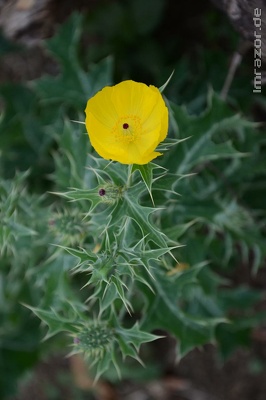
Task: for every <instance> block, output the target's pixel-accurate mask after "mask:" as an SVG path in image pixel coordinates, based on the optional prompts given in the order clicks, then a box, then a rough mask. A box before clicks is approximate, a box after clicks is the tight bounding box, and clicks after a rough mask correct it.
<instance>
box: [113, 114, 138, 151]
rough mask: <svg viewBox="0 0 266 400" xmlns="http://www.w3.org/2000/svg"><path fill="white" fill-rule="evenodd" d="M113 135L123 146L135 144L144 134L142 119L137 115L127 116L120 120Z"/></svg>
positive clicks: (114, 128)
mask: <svg viewBox="0 0 266 400" xmlns="http://www.w3.org/2000/svg"><path fill="white" fill-rule="evenodd" d="M125 121H127V122H125ZM112 133H113V135H114V137H115V140H116V141H117V142H120V143H121V144H122V143H123V144H127V143H128V144H129V143H132V142H135V140H136V139H137V138H138V137H139V136H140V135H141V133H142V126H141V120H140V117H138V116H137V115H125V116H123V117H121V118H119V119H118V120H117V121H116V124H115V126H114V127H113V129H112Z"/></svg>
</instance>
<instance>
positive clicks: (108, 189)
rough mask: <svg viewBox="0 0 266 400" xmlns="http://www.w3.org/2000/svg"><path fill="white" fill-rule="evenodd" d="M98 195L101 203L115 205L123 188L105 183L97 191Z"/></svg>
mask: <svg viewBox="0 0 266 400" xmlns="http://www.w3.org/2000/svg"><path fill="white" fill-rule="evenodd" d="M98 193H99V196H101V198H102V201H103V203H107V204H115V203H116V202H117V201H119V200H120V199H121V197H122V194H123V187H122V186H117V185H115V184H113V183H106V184H105V185H104V186H102V187H101V188H100V189H99V191H98Z"/></svg>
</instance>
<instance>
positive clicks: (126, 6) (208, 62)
mask: <svg viewBox="0 0 266 400" xmlns="http://www.w3.org/2000/svg"><path fill="white" fill-rule="evenodd" d="M70 3H72V2H62V1H61V2H60V1H58V2H52V3H51V5H50V6H49V7H50V9H49V13H48V18H49V16H50V19H51V22H50V25H49V30H48V31H49V34H47V35H46V36H50V37H44V38H43V37H41V38H40V39H39V40H38V41H37V44H34V45H32V44H31V45H30V46H29V45H28V44H27V39H25V37H26V38H27V35H26V36H25V37H24V39H23V40H19V37H18V38H17V39H16V40H11V39H8V38H7V36H6V35H5V34H4V33H3V32H2V33H1V36H0V57H1V60H0V63H1V66H0V112H1V114H0V220H1V226H0V254H1V259H0V263H1V266H0V398H3V399H5V398H8V396H11V395H14V393H15V392H16V387H17V386H16V385H17V381H18V380H19V379H22V378H23V379H25V376H27V375H25V373H26V372H27V373H29V371H31V370H32V369H33V368H34V367H35V366H36V365H37V363H38V362H39V361H40V360H43V359H46V358H47V357H48V355H50V354H65V353H66V352H67V351H66V350H65V348H66V346H67V340H66V338H64V337H63V336H61V335H58V336H56V337H55V338H53V339H50V340H49V341H47V342H41V339H42V338H43V336H44V332H45V330H44V329H43V327H42V326H41V324H40V322H39V320H38V319H37V318H35V317H34V316H33V315H32V313H31V311H29V310H28V309H27V308H26V307H24V305H23V304H24V303H25V304H30V305H32V306H38V307H42V308H44V309H45V308H48V307H50V306H55V307H58V308H60V307H61V308H62V309H64V307H65V305H64V304H63V300H62V299H63V298H69V299H71V300H72V301H73V302H75V301H76V298H77V297H78V296H79V294H78V289H77V287H78V285H77V282H75V281H74V283H73V282H72V280H71V279H70V277H69V269H70V268H71V263H72V260H71V258H70V257H69V256H67V255H63V254H60V257H59V261H58V257H57V253H56V252H55V250H54V248H53V247H52V246H50V243H61V242H62V241H63V243H64V244H66V245H69V244H70V243H71V240H74V241H81V240H82V239H81V237H82V232H84V231H85V230H86V227H82V229H83V231H82V229H81V228H80V226H79V224H78V223H77V222H76V215H77V214H76V213H77V210H76V209H75V208H73V209H72V208H71V205H68V206H66V205H65V204H63V203H62V202H61V200H58V199H57V198H55V196H53V195H52V194H51V193H50V192H52V191H61V190H66V189H67V188H69V187H82V186H85V187H86V185H89V184H90V182H87V181H86V174H85V172H84V166H85V165H88V160H89V158H88V156H87V153H88V152H90V151H91V148H90V144H89V141H88V139H87V136H86V135H85V134H84V128H83V127H82V125H78V124H75V123H72V122H71V120H80V121H83V120H84V113H83V110H84V108H85V105H86V102H87V99H88V98H89V97H91V96H92V95H93V94H94V93H96V92H97V91H98V90H99V89H101V88H102V87H104V86H106V85H110V84H114V83H118V82H120V81H121V80H125V79H133V80H137V81H141V82H144V83H146V84H153V85H155V86H158V87H160V86H161V85H162V84H163V83H164V82H165V81H166V80H167V78H168V77H169V75H170V74H171V72H172V71H173V70H174V71H175V72H174V75H173V78H172V80H171V82H170V83H169V85H168V87H167V88H166V90H165V96H166V98H167V99H168V100H169V101H171V102H173V103H174V104H176V105H184V106H186V108H187V111H188V114H193V115H194V116H198V117H199V116H200V115H201V113H202V112H203V111H204V110H205V109H206V107H207V103H208V96H209V95H210V92H211V91H214V92H215V93H216V94H217V98H216V97H215V98H216V100H214V101H213V103H212V112H211V117H210V119H209V120H208V123H213V124H220V123H222V122H221V121H222V120H223V119H225V118H227V117H229V116H230V117H231V116H232V115H236V114H239V115H240V118H242V117H243V118H244V119H245V120H248V121H254V122H259V123H260V124H258V126H256V128H255V127H254V125H252V124H251V125H250V126H246V125H245V124H244V123H242V122H241V121H242V119H240V120H237V119H236V121H235V123H234V124H232V125H231V126H228V128H227V129H226V128H224V130H223V132H222V136H221V135H220V136H218V137H217V138H214V140H216V141H217V142H219V141H221V143H223V142H226V141H227V140H229V139H230V140H231V141H232V143H233V145H234V147H235V148H236V149H237V150H239V151H242V152H246V153H249V154H250V157H247V158H245V160H244V161H243V162H242V161H241V162H240V161H237V160H235V162H234V163H233V162H232V163H230V168H229V167H228V168H227V169H226V164H225V163H223V162H220V161H219V162H217V163H214V164H212V163H210V164H208V165H205V163H204V159H201V161H200V160H199V162H198V163H197V165H196V166H194V167H193V168H194V169H192V170H191V171H187V172H199V178H198V180H195V181H194V186H193V184H192V186H191V187H190V188H189V190H190V192H189V195H188V194H187V192H186V190H187V189H186V188H185V189H184V193H182V196H183V198H184V199H186V201H187V202H186V205H187V207H188V209H189V207H190V209H189V212H188V211H187V214H186V215H187V218H188V219H189V215H190V216H191V219H193V218H197V217H198V218H200V219H201V221H203V222H202V224H200V225H198V226H197V227H196V228H193V229H192V230H190V231H189V233H188V234H187V235H186V236H184V237H182V236H181V238H180V241H181V242H182V243H184V244H187V246H186V248H185V249H184V250H182V251H181V253H180V258H181V261H184V262H191V259H195V260H196V261H197V260H198V261H201V260H209V261H210V269H209V271H208V273H207V274H202V276H201V278H200V282H199V287H200V288H201V290H202V292H200V293H199V296H201V298H203V297H202V293H205V295H206V297H205V298H204V300H206V301H207V300H208V302H209V303H208V306H209V307H211V305H212V304H213V306H215V305H216V304H219V307H221V308H222V310H223V311H224V313H225V314H226V315H228V316H230V318H232V320H233V321H235V323H234V324H232V325H227V326H219V327H218V328H217V334H216V336H217V340H218V342H219V345H220V348H219V351H220V355H221V356H223V357H229V356H230V355H231V353H232V352H233V351H235V350H236V349H238V348H239V347H240V346H245V347H246V348H249V349H250V348H252V346H253V344H254V332H262V331H263V329H265V327H266V322H265V311H266V308H265V304H266V303H265V285H266V268H265V267H266V266H265V252H266V247H265V244H266V241H265V210H266V205H265V198H266V185H265V183H266V180H265V173H266V172H265V171H266V168H265V167H266V154H265V132H266V130H265V107H266V101H265V89H262V94H260V95H254V94H253V93H252V78H253V53H252V50H251V51H250V52H249V53H247V55H246V56H245V57H244V60H243V62H242V64H241V66H240V67H239V68H238V71H237V74H236V76H235V78H234V80H233V83H232V86H231V88H230V91H229V95H228V99H227V102H226V103H223V102H222V101H221V100H219V93H220V91H221V89H222V87H223V84H224V81H225V79H226V76H227V73H228V69H229V64H230V60H231V58H232V55H233V53H234V51H236V49H237V46H238V43H239V40H240V37H239V34H238V33H236V32H235V31H234V29H233V28H232V27H231V25H230V22H229V20H228V19H227V17H226V16H225V15H224V14H222V13H221V12H220V11H218V10H217V9H216V8H215V7H214V6H213V5H212V4H211V3H210V2H208V1H203V2H195V1H191V0H190V1H181V2H174V1H170V0H147V1H140V0H126V1H122V0H121V1H98V2H96V1H94V2H85V1H84V2H82V1H80V2H77V3H76V7H75V9H74V7H73V5H71V4H70ZM34 29H35V26H34V24H33V26H29V28H28V35H29V37H34V36H35V35H37V34H36V33H35V30H34ZM43 36H45V34H44V35H43ZM34 46H36V48H35V47H34ZM36 59H39V60H40V61H39V63H38V62H37V61H36ZM33 60H34V62H33ZM16 63H17V65H18V67H16ZM25 63H26V65H31V63H33V66H32V68H25ZM21 65H22V67H21ZM34 65H35V67H34ZM11 66H12V68H11ZM23 68H24V69H23ZM34 68H35V69H34ZM24 70H25V72H24V73H23V71H24ZM176 113H177V111H176ZM173 118H176V121H177V123H178V117H177V116H176V117H173ZM199 121H200V119H199ZM193 123H194V125H193V127H192V125H191V124H192V122H188V123H186V122H184V121H183V126H182V124H181V125H180V128H181V129H183V134H184V136H185V131H186V130H187V132H188V133H189V132H190V129H191V131H193V132H197V122H193ZM202 124H203V123H202ZM223 126H224V125H223ZM198 127H199V132H201V129H203V125H202V126H201V122H199V125H198ZM220 134H221V133H220ZM195 135H196V133H195ZM169 157H170V159H169V160H168V164H169V165H171V163H174V162H173V159H172V161H171V157H172V158H174V157H175V155H174V154H172V155H170V156H169ZM86 163H87V164H86ZM202 171H203V172H202ZM172 172H173V171H172ZM217 182H218V183H217ZM213 185H214V186H213ZM214 187H215V189H214ZM191 193H194V195H195V196H194V197H193V198H192V197H191V196H192V194H191ZM217 193H218V195H217V196H218V198H219V202H220V203H219V207H220V208H219V207H218V208H217V209H214V210H213V211H212V213H211V216H209V214H208V213H207V211H208V212H209V211H210V209H212V208H211V207H213V205H214V199H215V197H216V194H217ZM186 196H187V197H186ZM188 199H190V200H191V204H189V202H188ZM192 200H193V201H194V203H193V201H192ZM195 203H196V204H197V207H198V208H195ZM216 206H217V203H216ZM66 207H68V208H67V211H65V210H66ZM206 210H207V211H206ZM221 210H223V211H221ZM225 211H226V212H225ZM64 212H66V213H67V217H66V218H62V215H63V214H64ZM182 212H183V211H182V207H180V213H181V214H182ZM189 213H190V214H189ZM168 217H169V215H168ZM225 217H226V218H225ZM165 218H166V219H167V216H166V217H165ZM170 218H171V216H170ZM219 218H220V219H219ZM187 222H188V220H186V219H182V218H180V223H187ZM217 226H220V230H218V229H217ZM75 227H76V231H75ZM212 228H213V230H212ZM80 229H81V230H80ZM206 229H207V230H206ZM209 230H211V231H212V232H213V237H212V238H210V237H209V240H208V241H206V236H208V235H207V233H209V232H210V231H209ZM73 231H74V233H75V234H76V236H75V234H74V235H73ZM73 236H74V239H73ZM191 248H193V255H191V254H186V253H189V252H190V251H191V250H190V249H191ZM225 282H226V284H225ZM73 286H74V289H73ZM61 292H62V293H64V296H62V297H60V293H61ZM186 295H187V301H188V304H189V307H192V308H193V304H194V306H195V298H197V296H196V297H195V298H193V296H195V293H194V292H193V295H192V294H191V293H187V294H186ZM202 307H203V306H202ZM196 308H197V307H196ZM199 308H200V306H199ZM192 311H193V310H192ZM193 312H195V313H197V310H194V311H193ZM210 312H211V311H210ZM257 337H261V335H258V336H257ZM260 345H261V343H260ZM254 357H255V361H256V362H257V364H256V365H259V366H260V368H261V369H260V368H259V371H261V370H262V369H263V368H265V366H264V363H265V355H264V357H263V356H260V355H259V354H255V356H254ZM66 385H67V383H66ZM60 396H62V394H60V393H57V392H55V393H50V394H49V393H48V394H47V395H46V397H45V399H46V398H47V399H53V398H58V399H60V398H61V397H60ZM75 396H76V397H75ZM78 396H81V394H78V393H77V392H72V397H70V398H79V397H78ZM80 398H82V397H80ZM252 400H253V399H252Z"/></svg>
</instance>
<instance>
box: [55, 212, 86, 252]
mask: <svg viewBox="0 0 266 400" xmlns="http://www.w3.org/2000/svg"><path fill="white" fill-rule="evenodd" d="M87 225H88V223H87V222H86V221H84V220H83V219H82V217H81V216H80V215H79V213H78V212H77V211H71V212H68V211H63V212H58V213H53V215H52V216H51V219H50V221H49V227H50V229H51V230H52V231H53V232H54V233H55V235H56V236H57V237H58V240H59V241H60V242H62V243H63V244H64V245H73V244H75V243H80V242H81V241H82V240H83V238H84V237H85V235H86V232H87Z"/></svg>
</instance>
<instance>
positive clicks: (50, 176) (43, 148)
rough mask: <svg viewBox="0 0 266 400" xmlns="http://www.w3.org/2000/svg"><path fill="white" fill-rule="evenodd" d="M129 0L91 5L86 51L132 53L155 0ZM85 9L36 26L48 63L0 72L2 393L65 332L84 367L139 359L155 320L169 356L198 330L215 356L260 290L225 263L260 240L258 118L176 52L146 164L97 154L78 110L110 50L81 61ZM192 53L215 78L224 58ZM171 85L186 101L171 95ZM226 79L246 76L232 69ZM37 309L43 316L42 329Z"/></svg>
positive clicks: (238, 340) (241, 336)
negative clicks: (32, 70) (30, 74)
mask: <svg viewBox="0 0 266 400" xmlns="http://www.w3.org/2000/svg"><path fill="white" fill-rule="evenodd" d="M133 3H134V1H132V2H131V1H127V2H125V4H124V3H123V4H122V3H121V4H120V3H119V4H118V3H117V4H115V5H114V6H113V7H114V9H112V10H113V15H114V18H111V19H110V18H109V12H108V7H109V6H107V8H106V9H102V11H101V12H99V14H98V15H93V16H92V17H91V22H90V23H88V27H87V30H88V31H90V30H92V31H94V32H96V33H97V29H96V27H95V26H94V24H95V25H97V26H99V25H98V21H99V19H100V20H101V19H103V20H104V21H106V23H107V25H106V30H104V31H102V30H101V34H102V35H103V36H105V35H106V38H105V39H106V42H105V46H103V47H101V46H100V49H97V51H96V49H93V46H92V49H90V51H89V53H90V54H89V55H88V58H90V57H91V59H94V57H95V59H97V57H100V55H101V54H102V53H104V52H108V51H107V50H108V49H109V48H111V44H112V43H116V44H115V46H118V47H119V46H122V47H123V45H126V46H129V48H130V49H134V48H135V47H136V44H137V43H138V44H139V52H137V53H136V58H137V59H138V60H140V59H141V57H140V54H143V48H144V47H145V46H144V44H143V48H142V44H141V43H140V40H139V38H140V37H142V36H141V35H143V34H144V33H145V34H148V33H149V34H150V35H151V34H152V33H153V32H154V30H155V28H156V24H158V21H159V19H160V18H159V17H160V13H161V12H162V10H163V5H164V2H163V1H156V2H153V5H152V7H153V9H154V10H155V11H154V13H152V15H151V14H150V13H149V6H148V5H150V2H148V3H147V5H144V4H143V5H142V6H141V7H140V6H139V2H135V3H136V4H135V3H134V4H133ZM142 3H143V2H142ZM142 3H141V4H142ZM142 7H145V10H144V11H145V12H143V13H142V11H143V9H142ZM128 10H130V13H129V12H128ZM147 14H149V18H148V19H147V17H146V15H147ZM107 16H108V18H107ZM106 18H107V19H106ZM89 20H90V18H89ZM136 21H139V22H140V23H139V24H137V23H136ZM83 24H84V18H82V17H81V16H79V15H73V16H72V17H71V18H70V19H69V20H68V21H67V22H66V23H65V24H64V25H62V27H61V28H60V29H59V31H58V33H57V35H55V36H54V37H53V38H52V39H50V40H49V41H47V43H46V48H47V50H48V51H49V52H50V53H51V54H52V55H53V56H54V57H55V58H56V59H57V60H58V63H59V69H60V73H59V74H58V75H57V76H56V77H51V76H46V77H42V78H40V79H38V80H36V81H34V82H30V83H27V84H25V85H24V84H10V83H8V84H5V85H1V98H2V100H3V102H4V109H3V112H2V115H1V120H0V127H1V138H0V147H1V161H0V170H1V175H2V177H3V179H1V181H0V217H1V222H2V224H1V227H0V247H1V248H0V252H1V271H0V305H1V307H0V310H1V314H0V319H1V328H0V345H1V349H0V351H1V357H2V359H1V367H2V368H1V370H3V372H4V373H3V375H2V376H1V380H2V381H3V382H5V387H6V390H5V393H4V394H5V395H6V394H7V393H8V392H9V390H10V389H11V388H12V382H13V381H12V380H14V379H15V378H16V377H17V376H19V375H20V374H21V372H22V371H24V370H25V369H27V368H29V367H30V366H31V365H33V364H34V363H35V362H36V361H37V360H38V358H39V357H40V356H41V355H42V353H46V352H47V351H49V344H55V346H57V348H61V346H63V348H64V351H65V352H66V351H67V350H66V349H67V348H68V346H69V344H70V345H72V353H83V354H84V356H85V358H86V359H88V361H89V363H90V364H93V366H94V372H95V377H96V379H97V378H98V377H99V376H100V375H101V374H103V373H106V372H107V371H108V370H109V369H110V368H111V365H112V364H114V366H115V368H116V370H117V373H118V374H119V373H120V371H123V370H124V366H125V365H126V364H127V362H128V358H132V359H133V360H136V361H138V362H140V363H142V362H144V363H146V362H147V365H149V363H150V360H146V359H145V353H144V359H143V360H142V359H141V357H140V349H141V347H142V346H145V344H146V343H147V342H150V341H153V340H156V339H157V338H158V337H159V336H157V335H155V334H154V331H155V330H156V329H160V330H163V331H165V332H166V334H167V333H169V334H171V335H172V336H173V337H175V338H176V342H177V358H178V357H182V356H183V355H185V354H186V353H187V352H188V351H190V350H191V349H193V348H194V347H196V346H202V345H204V344H206V343H210V342H211V343H214V344H217V346H218V347H219V349H220V352H221V354H222V355H223V356H229V355H230V354H231V353H232V352H233V351H234V350H235V349H236V348H237V347H238V346H247V345H249V344H250V340H251V332H252V329H253V328H254V327H256V326H258V325H260V324H261V323H262V321H263V320H264V319H265V313H263V312H261V313H257V312H256V311H255V310H256V306H257V304H258V303H259V302H260V301H261V299H262V297H263V294H262V291H261V290H260V289H259V288H253V287H250V286H249V285H248V282H245V281H243V280H241V279H239V274H241V272H240V273H239V272H238V270H239V269H240V271H241V266H242V265H244V266H245V267H246V268H247V269H248V270H249V274H250V276H253V277H254V276H255V275H256V273H259V272H260V268H262V267H263V262H264V260H265V255H266V254H265V249H266V246H265V244H266V243H265V202H264V200H263V199H264V197H265V170H266V169H265V166H266V165H265V164H266V161H265V160H266V157H265V140H264V139H263V134H264V133H265V128H264V127H261V126H259V125H258V124H255V123H254V122H250V120H251V118H247V117H244V116H243V115H242V113H241V111H240V110H239V108H238V106H237V103H238V100H239V97H236V98H234V100H233V102H234V109H233V108H232V107H231V106H230V105H228V104H226V103H225V102H223V101H222V100H221V99H220V98H219V96H218V94H216V92H215V91H213V90H210V89H209V91H208V93H207V95H206V87H207V83H208V82H207V80H206V79H205V80H204V82H202V80H203V79H202V77H199V74H195V76H193V78H192V77H191V76H189V74H191V71H192V69H191V68H192V67H191V64H190V63H189V60H188V59H185V58H184V59H182V60H181V61H178V65H176V71H175V74H174V75H173V77H172V79H171V81H170V83H169V84H168V86H167V88H166V90H165V92H166V94H167V96H168V97H169V98H170V99H171V101H169V102H168V107H169V112H170V129H169V135H168V138H167V140H166V141H165V142H164V143H162V144H161V145H160V146H159V149H158V150H159V151H161V152H163V153H164V154H163V156H162V157H161V158H158V159H157V160H158V164H155V163H149V164H148V165H144V166H140V165H133V166H125V165H120V164H118V163H109V162H107V161H106V160H102V159H100V158H98V156H96V155H95V153H94V152H93V149H92V148H91V146H90V143H89V140H88V137H87V133H86V129H85V127H84V125H83V120H84V114H83V110H84V108H85V104H86V101H87V99H88V98H89V97H91V96H93V94H94V93H95V92H97V91H98V90H99V89H101V88H102V87H104V86H106V85H108V84H111V83H112V81H113V76H114V69H113V62H112V58H111V57H107V58H105V59H103V60H102V61H100V62H98V63H97V64H90V65H89V68H86V66H84V65H86V63H85V62H84V59H83V58H82V57H81V51H80V39H81V36H82V32H83V31H84V28H83ZM109 25H115V29H113V28H112V27H110V26H109ZM101 26H102V25H101ZM121 27H122V28H123V29H122V30H121ZM110 31H112V35H109V32H110ZM122 31H123V32H124V33H123V35H121V32H122ZM136 31H137V34H136ZM118 33H119V35H118ZM108 35H109V36H108ZM107 36H108V38H107ZM118 36H119V41H118V42H116V40H117V38H118ZM120 36H121V37H120ZM148 41H149V42H150V43H152V42H153V40H152V39H151V37H148ZM145 45H146V44H145ZM151 47H152V44H151ZM151 47H147V48H149V49H150V50H151ZM154 47H155V48H156V47H157V46H156V45H155V44H154ZM145 49H146V47H145ZM153 49H154V48H153ZM94 50H95V54H94V56H93V54H92V53H93V52H94ZM154 51H155V50H154ZM156 51H158V49H157V50H156ZM156 51H155V53H156ZM97 52H98V53H97ZM147 52H149V51H148V50H147ZM99 53H100V54H99ZM114 53H115V61H116V64H115V65H116V70H115V73H116V74H118V71H119V69H121V70H123V71H126V73H125V74H124V75H123V77H124V76H125V75H127V74H129V72H130V71H131V72H132V69H134V67H132V66H133V65H134V62H133V61H134V60H133V61H132V59H134V57H133V53H132V58H131V57H129V58H130V59H129V58H127V57H124V59H123V60H121V53H120V52H118V54H117V53H116V52H115V51H114ZM156 54H157V53H156ZM219 54H220V55H219V57H220V58H224V57H223V54H221V53H219ZM145 56H147V54H145ZM200 59H201V62H202V63H203V64H204V65H205V64H206V71H205V73H206V74H207V75H208V72H209V71H210V70H211V71H212V73H210V74H209V75H210V76H214V77H215V76H218V78H219V79H218V80H220V81H222V79H223V73H224V70H223V71H222V72H221V71H220V67H221V66H222V67H221V68H223V65H222V64H221V65H215V67H214V66H213V64H215V63H214V62H213V58H212V59H210V57H209V58H208V53H203V54H202V57H201V58H200ZM143 60H144V61H143V63H144V64H145V57H144V59H143ZM206 60H207V63H206ZM120 62H121V64H120V66H119V67H117V64H118V63H120ZM160 62H162V61H160ZM223 62H224V61H223ZM216 64H217V63H216ZM159 65H161V64H160V63H159ZM149 68H150V69H149V72H150V71H151V69H152V68H151V66H150V67H149ZM212 68H214V69H212ZM159 72H160V73H158V74H156V72H155V71H153V74H154V76H155V77H156V78H155V79H157V80H158V82H159V79H160V82H159V84H158V86H159V85H161V84H162V82H164V81H165V79H162V75H165V76H167V74H168V76H169V73H168V68H165V70H164V71H159ZM147 83H154V82H147ZM189 83H190V84H189ZM202 83H203V84H204V85H205V86H204V85H203V84H202ZM216 83H217V82H215V85H216ZM215 85H214V86H215ZM184 88H185V89H184ZM183 89H184V95H183V97H182V103H186V105H185V104H183V105H180V102H181V92H182V93H183ZM236 89H239V93H241V90H244V89H243V88H242V85H240V84H239V86H237V87H235V88H234V90H235V93H236V92H237V90H236ZM240 89H241V90H240ZM247 93H248V96H247ZM247 97H248V98H249V100H245V108H247V107H249V109H251V106H250V104H251V103H248V101H251V100H250V98H251V96H250V91H249V90H247V91H246V98H247ZM262 99H263V97H262ZM243 101H244V100H243ZM240 104H242V103H241V102H240ZM235 109H237V111H235ZM73 120H75V121H76V120H79V121H80V123H76V122H74V121H73ZM29 167H31V169H30V170H28V168H29ZM16 170H18V171H25V170H28V171H27V172H24V173H18V174H15V171H16ZM40 192H41V193H44V192H46V195H45V196H43V195H41V196H40V195H39V193H40ZM236 278H238V279H236ZM236 281H240V283H239V284H237V283H236ZM241 282H242V283H241ZM81 289H82V290H81ZM33 313H34V314H35V315H36V316H37V317H38V318H33V316H32V314H33ZM39 320H41V321H42V322H44V324H45V325H46V326H47V327H48V329H47V331H46V335H45V339H49V340H47V342H45V343H42V344H40V338H41V336H42V337H43V328H42V329H40V326H39ZM62 332H66V333H67V335H66V336H64V335H59V334H60V333H62ZM62 338H63V340H62ZM18 359H19V360H21V362H17V360H18ZM14 360H15V361H14ZM12 365H16V369H13V370H12V368H11V366H12ZM121 366H123V367H121ZM0 386H3V385H0ZM3 387H4V386H3Z"/></svg>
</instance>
